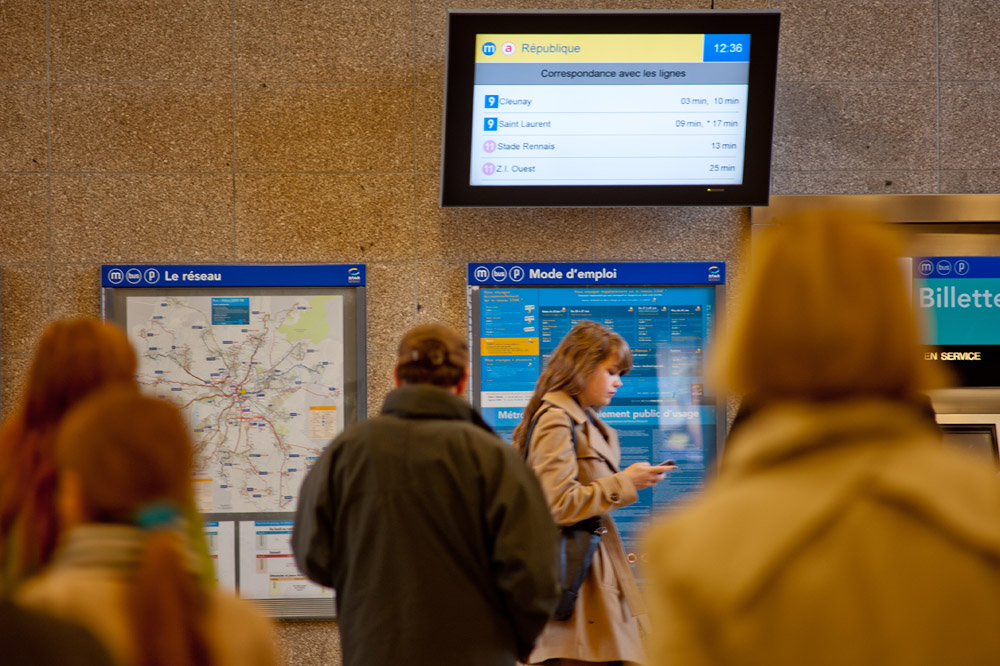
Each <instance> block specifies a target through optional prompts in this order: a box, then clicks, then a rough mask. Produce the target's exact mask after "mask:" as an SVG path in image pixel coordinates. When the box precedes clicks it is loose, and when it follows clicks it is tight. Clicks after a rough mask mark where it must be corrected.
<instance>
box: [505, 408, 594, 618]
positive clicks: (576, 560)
mask: <svg viewBox="0 0 1000 666" xmlns="http://www.w3.org/2000/svg"><path fill="white" fill-rule="evenodd" d="M550 409H552V406H549V407H546V408H545V409H543V410H542V411H540V412H538V413H536V414H535V416H534V418H532V419H531V425H530V426H529V427H528V434H527V436H526V437H525V439H524V452H523V454H522V455H523V456H524V460H525V462H527V461H528V448H529V447H530V446H531V435H532V434H534V432H535V426H536V425H537V424H538V420H539V419H540V418H541V417H542V414H544V413H545V412H547V411H549V410H550ZM557 409H561V408H557ZM563 411H564V412H565V410H563ZM566 416H567V417H569V414H566ZM575 426H576V424H575V423H574V422H573V419H572V418H569V436H570V439H571V440H572V442H573V453H574V454H576V453H577V448H576V427H575ZM579 465H580V463H579V458H578V459H577V470H579ZM577 473H578V474H579V471H578V472H577ZM607 531H608V529H607V528H606V527H604V525H602V524H601V517H600V516H594V517H593V518H585V519H584V520H581V521H580V522H578V523H576V524H575V525H567V526H566V527H560V528H559V532H560V538H559V581H560V585H561V587H562V594H561V595H560V596H559V605H558V606H557V607H556V610H555V613H553V614H552V617H553V618H554V619H556V620H568V619H569V618H570V616H572V615H573V609H574V608H575V607H576V599H577V597H578V596H579V594H580V586H581V585H582V584H583V579H584V578H585V577H586V576H587V572H588V571H589V570H590V563H591V561H592V560H593V559H594V553H596V552H597V545H598V544H599V543H600V541H601V537H602V536H604V534H605V533H606V532H607Z"/></svg>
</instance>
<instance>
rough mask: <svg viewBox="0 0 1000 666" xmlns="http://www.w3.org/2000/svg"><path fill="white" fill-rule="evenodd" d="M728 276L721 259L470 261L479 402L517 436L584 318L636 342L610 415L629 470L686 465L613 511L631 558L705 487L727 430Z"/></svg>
mask: <svg viewBox="0 0 1000 666" xmlns="http://www.w3.org/2000/svg"><path fill="white" fill-rule="evenodd" d="M581 275H582V276H585V277H583V278H582V279H581V277H580V276H581ZM568 276H573V277H568ZM574 281H575V282H576V284H573V282H574ZM724 283H725V265H724V264H723V263H671V264H664V263H659V264H651V263H636V264H471V265H470V266H469V285H470V288H469V295H470V309H471V312H472V318H471V326H472V331H471V337H472V349H473V392H474V394H473V401H474V403H475V404H476V406H477V407H478V408H479V409H480V410H481V411H482V414H483V417H484V418H485V419H486V421H487V422H488V423H489V424H490V425H491V426H493V427H494V428H495V429H496V430H497V432H498V434H500V436H501V437H503V438H504V439H506V440H507V441H510V439H511V437H512V434H513V431H514V428H515V427H517V425H518V423H520V421H521V415H522V411H523V409H524V407H525V405H527V403H528V400H529V398H530V397H531V394H532V392H533V390H534V387H535V382H536V380H537V379H538V376H539V374H540V373H541V370H542V368H543V367H544V366H545V363H546V362H547V361H548V359H549V358H550V356H551V354H552V352H553V350H554V349H555V347H556V346H557V345H558V344H559V341H560V340H562V338H563V336H564V335H565V334H566V333H567V332H569V330H570V329H571V328H572V327H573V326H574V325H575V324H576V323H578V322H580V321H583V320H588V319H589V320H592V321H597V322H599V323H602V324H604V325H606V326H608V327H609V328H611V329H613V330H615V331H616V332H618V333H619V334H620V335H621V336H622V337H624V338H625V340H626V341H627V342H628V344H629V346H630V347H631V349H632V356H633V367H632V371H631V372H630V373H628V375H626V376H625V377H624V378H623V379H622V382H623V385H622V387H621V388H620V389H619V391H618V393H617V395H616V396H615V398H614V400H613V401H612V403H611V404H610V405H609V406H607V407H605V408H604V409H603V410H602V411H601V418H602V419H603V420H604V421H606V422H607V423H608V424H609V425H610V426H612V427H613V428H615V430H617V432H618V435H619V439H620V441H621V453H622V458H621V468H622V469H624V468H625V467H627V466H628V465H630V464H632V463H635V462H640V461H646V462H649V463H651V464H656V463H659V462H662V461H665V460H668V459H672V460H675V461H676V462H677V465H678V470H676V471H674V472H671V473H670V474H668V475H667V480H666V481H664V482H662V483H660V484H659V485H657V486H656V487H655V488H652V489H647V490H643V491H641V492H640V493H639V501H638V502H636V503H635V504H633V505H631V506H629V507H625V508H623V509H619V510H618V511H616V512H615V522H616V523H617V524H618V527H619V529H620V531H621V533H622V537H623V539H624V541H625V544H626V550H627V552H628V553H629V555H630V558H631V559H632V560H633V561H637V560H638V559H639V558H640V557H641V553H640V550H639V543H640V540H641V533H642V530H643V528H644V527H645V525H646V524H647V522H648V520H649V519H650V518H651V517H652V516H655V515H657V514H659V513H661V512H662V511H664V510H665V509H666V508H667V507H668V506H669V505H671V504H673V503H675V502H676V501H677V500H679V499H680V498H682V497H684V496H685V495H687V494H689V493H691V492H692V491H695V490H697V489H699V488H700V487H701V485H702V483H703V481H704V479H705V474H706V472H707V470H708V469H709V467H710V466H711V464H712V463H713V461H714V458H715V452H716V450H717V448H718V443H719V441H720V438H721V436H722V435H723V434H724V432H723V430H724V417H725V414H724V411H725V410H724V408H723V409H722V410H721V412H722V413H721V414H720V410H719V408H718V399H717V396H715V395H714V394H712V392H711V391H710V389H708V388H707V387H706V385H705V381H704V368H705V359H706V358H707V357H708V355H709V353H710V350H711V344H712V337H713V334H714V330H715V327H716V325H717V321H718V308H719V305H720V304H721V302H722V289H723V285H724ZM720 419H721V422H720Z"/></svg>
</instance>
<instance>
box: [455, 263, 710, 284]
mask: <svg viewBox="0 0 1000 666" xmlns="http://www.w3.org/2000/svg"><path fill="white" fill-rule="evenodd" d="M725 282H726V264H725V262H723V261H718V262H714V263H712V262H658V263H641V262H638V263H624V262H623V263H616V262H609V263H601V262H596V263H576V262H567V263H544V264H543V263H531V264H521V263H516V264H515V263H499V264H497V263H477V264H469V284H470V285H482V286H497V285H504V286H539V285H604V284H608V285H641V284H656V285H670V284H725Z"/></svg>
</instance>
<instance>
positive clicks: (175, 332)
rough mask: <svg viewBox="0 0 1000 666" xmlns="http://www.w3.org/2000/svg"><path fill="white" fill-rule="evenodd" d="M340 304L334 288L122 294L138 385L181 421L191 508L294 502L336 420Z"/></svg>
mask: <svg viewBox="0 0 1000 666" xmlns="http://www.w3.org/2000/svg"><path fill="white" fill-rule="evenodd" d="M343 308H344V303H343V297H342V296H339V295H299V296H291V295H271V296H259V295H258V296H240V297H226V298H219V297H211V296H164V297H160V296H150V297H145V296H143V297H130V298H129V299H128V302H127V311H128V313H127V321H128V322H129V331H128V332H129V336H130V338H131V340H132V342H133V344H134V345H135V347H136V351H137V353H138V355H139V371H138V377H139V382H140V384H141V385H142V386H143V388H144V390H145V391H146V392H147V393H150V394H152V395H156V396H158V397H162V398H165V399H167V400H169V401H171V402H173V403H174V404H176V405H178V406H179V407H180V408H181V409H182V410H183V412H184V414H185V417H186V418H187V419H188V422H189V424H190V426H191V428H192V429H193V432H194V437H195V457H196V459H195V474H194V480H195V488H196V495H197V498H196V499H197V503H198V509H199V510H200V511H202V512H204V513H218V512H270V511H293V510H294V509H295V503H296V501H297V499H298V492H299V488H300V486H301V484H302V481H303V480H304V478H305V475H306V472H307V471H308V468H309V466H310V465H311V463H312V461H313V460H314V459H315V458H316V457H317V456H318V455H319V453H320V452H321V451H322V449H323V447H325V446H326V444H327V443H328V442H329V441H330V440H331V439H332V438H333V437H334V436H335V435H336V434H337V433H338V432H339V431H340V430H342V429H343V427H344V391H343V388H344V341H343V328H344V327H343V317H344V313H343Z"/></svg>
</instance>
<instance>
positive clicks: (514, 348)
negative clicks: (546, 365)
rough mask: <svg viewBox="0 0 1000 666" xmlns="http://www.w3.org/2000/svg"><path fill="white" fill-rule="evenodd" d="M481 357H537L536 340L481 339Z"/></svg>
mask: <svg viewBox="0 0 1000 666" xmlns="http://www.w3.org/2000/svg"><path fill="white" fill-rule="evenodd" d="M479 342H480V345H479V353H480V354H481V355H482V356H538V338H481V339H480V341H479Z"/></svg>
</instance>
